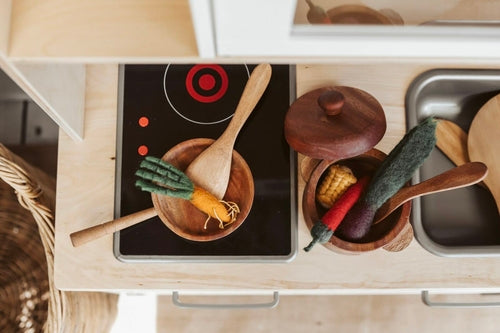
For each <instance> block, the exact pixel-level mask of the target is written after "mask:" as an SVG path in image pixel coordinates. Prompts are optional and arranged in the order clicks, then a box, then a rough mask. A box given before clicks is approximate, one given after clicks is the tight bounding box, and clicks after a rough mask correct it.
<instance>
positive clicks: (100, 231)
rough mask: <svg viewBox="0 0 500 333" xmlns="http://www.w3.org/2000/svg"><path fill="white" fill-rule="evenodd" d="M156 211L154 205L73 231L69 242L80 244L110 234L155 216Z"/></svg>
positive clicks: (75, 245) (76, 245) (74, 244)
mask: <svg viewBox="0 0 500 333" xmlns="http://www.w3.org/2000/svg"><path fill="white" fill-rule="evenodd" d="M157 214H158V213H157V212H156V209H155V208H154V207H152V208H148V209H145V210H141V211H139V212H136V213H133V214H130V215H125V216H122V217H120V218H118V219H115V220H112V221H108V222H105V223H102V224H98V225H95V226H93V227H90V228H87V229H83V230H80V231H76V232H73V233H71V234H70V235H69V237H70V238H71V243H72V244H73V246H74V247H78V246H81V245H83V244H85V243H88V242H91V241H93V240H95V239H98V238H101V237H103V236H105V235H110V234H112V233H114V232H117V231H120V230H123V229H125V228H128V227H130V226H133V225H134V224H137V223H140V222H143V221H146V220H147V219H149V218H152V217H154V216H156V215H157Z"/></svg>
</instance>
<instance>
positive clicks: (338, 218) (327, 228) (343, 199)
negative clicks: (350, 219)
mask: <svg viewBox="0 0 500 333" xmlns="http://www.w3.org/2000/svg"><path fill="white" fill-rule="evenodd" d="M369 179H370V178H369V177H368V176H365V177H362V178H361V179H359V180H358V181H357V182H356V183H355V184H353V185H351V186H350V187H349V188H348V189H347V190H346V191H345V192H344V194H342V196H340V198H338V199H337V201H335V203H334V204H333V206H332V207H331V208H330V209H329V210H328V211H327V212H326V214H325V215H323V217H322V218H321V219H320V220H319V221H317V222H316V223H315V224H314V225H313V227H312V228H311V236H312V237H313V240H312V241H311V243H309V245H308V246H306V247H305V248H304V250H305V251H307V252H308V251H309V250H311V249H312V247H313V246H314V245H315V244H316V243H326V242H328V241H329V240H330V238H331V237H332V235H333V233H334V232H335V230H336V229H337V227H338V226H339V224H340V223H341V222H342V220H343V219H344V216H346V214H347V212H348V211H349V210H350V209H351V207H352V206H354V204H355V203H356V201H358V199H359V198H360V197H361V193H363V190H364V189H365V187H366V186H367V185H368V182H369Z"/></svg>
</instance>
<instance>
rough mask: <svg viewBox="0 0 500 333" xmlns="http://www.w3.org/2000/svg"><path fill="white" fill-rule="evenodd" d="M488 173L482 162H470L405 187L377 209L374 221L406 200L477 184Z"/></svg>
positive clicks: (376, 221)
mask: <svg viewBox="0 0 500 333" xmlns="http://www.w3.org/2000/svg"><path fill="white" fill-rule="evenodd" d="M487 174H488V168H487V167H486V165H485V164H483V163H481V162H469V163H465V164H462V165H461V166H458V167H455V168H453V169H451V170H448V171H445V172H443V173H441V174H439V175H437V176H435V177H432V178H430V179H427V180H425V181H423V182H421V183H418V184H415V185H412V186H407V187H403V188H402V189H401V190H399V191H398V193H396V194H395V195H394V196H393V197H391V198H390V199H389V200H387V201H386V202H385V203H384V204H383V205H382V207H380V208H379V209H378V210H377V213H376V214H375V218H374V219H373V223H374V224H375V223H378V222H380V221H382V220H383V219H384V218H385V217H387V216H388V215H389V214H390V213H392V212H393V211H394V210H395V209H396V208H398V207H399V206H401V205H402V204H404V203H405V202H407V201H409V200H412V199H414V198H416V197H420V196H423V195H427V194H432V193H438V192H443V191H449V190H454V189H457V188H461V187H465V186H469V185H473V184H476V183H478V182H480V181H481V180H483V179H484V178H485V177H486V175H487Z"/></svg>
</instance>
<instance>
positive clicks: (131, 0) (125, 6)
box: [7, 0, 198, 62]
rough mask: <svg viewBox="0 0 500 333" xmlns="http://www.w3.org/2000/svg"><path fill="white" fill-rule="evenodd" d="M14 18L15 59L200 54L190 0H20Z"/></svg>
mask: <svg viewBox="0 0 500 333" xmlns="http://www.w3.org/2000/svg"><path fill="white" fill-rule="evenodd" d="M10 20H11V25H10V38H9V41H10V42H9V47H8V51H7V56H8V57H9V58H10V59H13V60H17V59H30V60H33V59H37V58H42V59H43V58H59V59H60V58H70V60H76V61H83V62H85V61H86V60H89V59H87V58H99V59H102V58H111V59H114V60H115V61H116V60H118V61H120V58H135V57H144V58H147V59H150V58H155V57H162V58H165V57H196V56H197V54H198V52H197V47H196V38H195V34H194V30H193V25H192V21H191V15H190V9H189V3H188V1H187V0H168V1H163V0H123V1H114V0H89V1H79V0H47V1H37V2H33V1H28V0H18V1H17V0H16V1H12V8H11V18H10ZM147 59H146V60H147ZM146 60H144V61H146Z"/></svg>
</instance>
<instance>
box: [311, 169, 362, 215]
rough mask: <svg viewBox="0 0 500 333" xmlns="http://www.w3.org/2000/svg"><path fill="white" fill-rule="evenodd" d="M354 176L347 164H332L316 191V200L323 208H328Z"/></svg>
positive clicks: (345, 189) (354, 178)
mask: <svg viewBox="0 0 500 333" xmlns="http://www.w3.org/2000/svg"><path fill="white" fill-rule="evenodd" d="M356 181H357V179H356V176H354V174H353V173H352V171H351V169H349V168H348V167H347V166H344V165H339V164H333V165H331V166H330V167H329V168H328V170H327V174H326V176H325V178H324V179H323V181H322V182H321V184H320V186H319V187H318V190H317V192H316V200H318V202H319V203H320V204H321V205H322V206H323V207H325V208H330V207H332V205H333V204H334V202H335V201H336V200H337V199H338V198H340V197H341V196H342V194H344V192H345V191H347V189H348V188H349V187H350V186H351V185H352V184H354V183H356Z"/></svg>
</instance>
